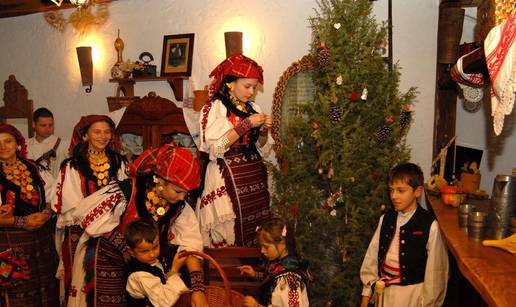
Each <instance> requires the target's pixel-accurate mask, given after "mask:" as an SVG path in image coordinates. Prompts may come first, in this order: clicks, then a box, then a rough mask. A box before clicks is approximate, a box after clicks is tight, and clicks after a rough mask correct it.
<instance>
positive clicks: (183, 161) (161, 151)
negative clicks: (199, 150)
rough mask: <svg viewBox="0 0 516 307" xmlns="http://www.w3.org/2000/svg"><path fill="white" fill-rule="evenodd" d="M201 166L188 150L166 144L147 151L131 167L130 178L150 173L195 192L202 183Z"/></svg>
mask: <svg viewBox="0 0 516 307" xmlns="http://www.w3.org/2000/svg"><path fill="white" fill-rule="evenodd" d="M200 170H201V168H200V166H199V163H198V162H197V160H195V158H194V157H193V155H192V152H191V151H190V150H188V149H186V148H182V147H175V146H174V145H173V144H165V145H163V146H161V147H160V148H157V149H153V148H150V149H147V150H146V151H144V152H143V153H142V154H141V155H140V156H139V157H138V158H137V159H136V160H134V161H133V163H131V164H130V165H129V171H128V173H129V176H132V177H135V176H143V175H147V174H149V173H150V172H153V173H155V174H156V175H158V176H160V177H162V178H164V179H165V180H167V181H169V182H170V183H172V184H174V185H176V186H178V187H180V188H182V189H185V190H187V191H189V190H193V189H195V188H197V187H198V186H199V183H200V181H199V180H200Z"/></svg>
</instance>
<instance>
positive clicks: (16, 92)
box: [0, 75, 34, 138]
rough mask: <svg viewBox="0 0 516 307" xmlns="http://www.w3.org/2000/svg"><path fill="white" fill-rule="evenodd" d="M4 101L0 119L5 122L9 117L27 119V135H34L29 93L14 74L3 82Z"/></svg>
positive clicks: (0, 110)
mask: <svg viewBox="0 0 516 307" xmlns="http://www.w3.org/2000/svg"><path fill="white" fill-rule="evenodd" d="M4 90H5V91H4V103H5V105H4V106H3V107H1V108H0V121H1V122H3V123H6V122H7V120H8V119H10V118H24V119H26V120H27V128H28V137H29V138H31V137H32V136H33V135H34V129H33V128H32V112H33V108H34V105H33V103H32V100H29V98H28V97H29V93H28V91H27V89H25V87H24V86H23V85H21V84H20V82H18V80H16V77H15V76H14V75H10V76H9V79H7V81H5V82H4Z"/></svg>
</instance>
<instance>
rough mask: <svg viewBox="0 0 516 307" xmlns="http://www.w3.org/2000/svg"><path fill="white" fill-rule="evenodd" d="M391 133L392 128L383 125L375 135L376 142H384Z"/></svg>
mask: <svg viewBox="0 0 516 307" xmlns="http://www.w3.org/2000/svg"><path fill="white" fill-rule="evenodd" d="M391 132H392V127H391V126H388V125H383V126H382V127H381V128H380V130H378V133H377V135H376V140H377V141H378V142H385V141H386V140H387V139H388V138H389V136H390V134H391Z"/></svg>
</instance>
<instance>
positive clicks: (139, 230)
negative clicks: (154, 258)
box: [125, 219, 159, 248]
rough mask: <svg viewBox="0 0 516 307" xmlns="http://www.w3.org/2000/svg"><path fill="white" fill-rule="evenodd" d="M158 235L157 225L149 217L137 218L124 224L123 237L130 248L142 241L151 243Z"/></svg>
mask: <svg viewBox="0 0 516 307" xmlns="http://www.w3.org/2000/svg"><path fill="white" fill-rule="evenodd" d="M158 235H159V230H158V225H157V224H156V223H155V222H154V221H153V220H151V219H137V220H134V221H132V222H131V223H129V224H128V225H127V226H125V239H126V241H127V245H129V247H130V248H135V247H136V245H138V243H140V242H142V241H146V242H149V243H152V242H154V240H155V239H156V237H157V236H158Z"/></svg>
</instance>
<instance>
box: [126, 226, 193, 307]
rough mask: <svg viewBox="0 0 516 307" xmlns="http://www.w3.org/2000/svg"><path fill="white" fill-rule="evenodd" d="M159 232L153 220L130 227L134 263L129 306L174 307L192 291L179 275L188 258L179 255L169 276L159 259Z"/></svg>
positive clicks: (130, 268)
mask: <svg viewBox="0 0 516 307" xmlns="http://www.w3.org/2000/svg"><path fill="white" fill-rule="evenodd" d="M158 234H159V230H158V226H157V225H156V223H155V222H154V221H153V220H151V219H137V220H135V221H133V222H131V223H130V224H128V225H127V226H126V229H125V237H126V240H127V244H128V245H129V248H130V254H131V256H132V257H131V260H130V261H129V263H128V264H127V273H128V278H127V286H126V290H127V292H128V293H129V295H128V304H127V305H128V306H129V307H147V306H154V307H170V306H173V305H174V304H175V303H176V301H177V300H178V299H179V297H180V296H181V294H182V293H184V292H186V291H188V288H187V287H186V285H185V284H184V282H183V281H182V280H181V277H180V276H179V273H178V272H179V269H180V268H181V267H182V266H183V264H184V263H185V259H186V257H182V258H179V254H180V253H176V255H175V257H174V261H173V263H172V267H171V269H170V271H169V272H168V273H167V274H165V272H164V271H163V265H162V264H161V262H160V261H159V260H158V257H159V252H160V243H159V236H158Z"/></svg>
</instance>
